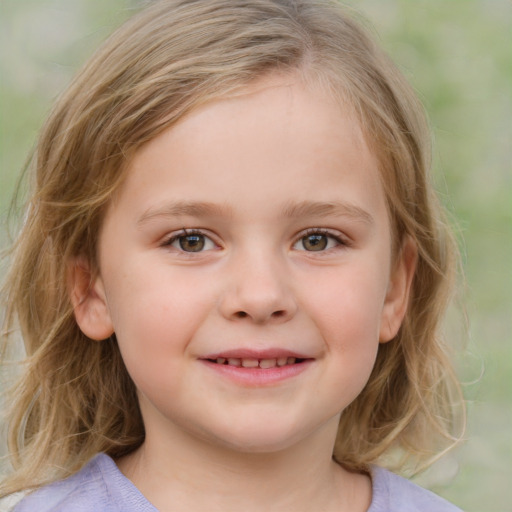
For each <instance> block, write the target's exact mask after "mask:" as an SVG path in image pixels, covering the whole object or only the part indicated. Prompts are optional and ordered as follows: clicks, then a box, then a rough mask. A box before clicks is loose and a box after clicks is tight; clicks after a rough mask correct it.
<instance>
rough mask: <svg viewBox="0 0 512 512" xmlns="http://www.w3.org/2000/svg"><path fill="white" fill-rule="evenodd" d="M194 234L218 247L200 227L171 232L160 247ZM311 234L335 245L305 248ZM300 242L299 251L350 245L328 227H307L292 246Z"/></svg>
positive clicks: (187, 252)
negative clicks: (333, 242) (300, 247)
mask: <svg viewBox="0 0 512 512" xmlns="http://www.w3.org/2000/svg"><path fill="white" fill-rule="evenodd" d="M194 235H198V236H200V237H203V244H205V243H206V244H208V242H207V241H209V242H210V243H211V244H213V245H215V246H216V247H218V245H217V244H216V243H215V241H214V240H213V239H212V237H211V236H208V235H207V234H205V233H204V232H203V231H202V230H200V229H185V228H183V229H182V230H180V231H179V232H177V233H173V234H171V235H170V236H169V237H167V238H166V239H165V240H164V241H163V242H162V243H161V247H171V246H172V245H173V244H174V243H175V242H177V241H179V240H180V238H186V237H192V236H194ZM313 235H320V236H322V237H326V238H327V239H330V240H334V241H335V242H336V244H337V245H336V246H335V247H326V248H321V249H320V250H314V249H312V250H307V249H306V248H305V247H304V241H305V240H306V239H307V238H308V237H311V236H313ZM300 243H302V247H303V249H298V250H301V251H304V252H317V253H326V252H329V251H331V250H333V249H336V248H338V247H341V248H343V247H349V246H350V243H349V242H348V241H347V239H346V238H345V237H343V236H341V235H340V234H339V233H333V232H332V231H329V230H328V229H325V228H309V229H307V230H306V231H303V232H302V233H300V234H299V236H298V237H297V238H296V239H295V242H294V243H293V245H292V247H293V248H295V246H296V245H297V244H300ZM328 244H329V242H328V241H327V246H328ZM180 245H181V244H180ZM176 249H177V250H178V251H179V252H180V253H182V254H187V255H192V254H196V253H201V252H205V251H204V250H203V249H204V245H203V246H201V247H200V249H199V250H198V251H187V250H185V249H183V247H180V248H177V247H176ZM207 250H211V249H207Z"/></svg>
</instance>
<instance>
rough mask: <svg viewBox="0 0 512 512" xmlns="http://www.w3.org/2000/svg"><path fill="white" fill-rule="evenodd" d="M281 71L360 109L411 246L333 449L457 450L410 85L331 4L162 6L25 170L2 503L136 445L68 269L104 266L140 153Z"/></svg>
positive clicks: (97, 61)
mask: <svg viewBox="0 0 512 512" xmlns="http://www.w3.org/2000/svg"><path fill="white" fill-rule="evenodd" d="M275 72H291V73H297V74H299V75H300V76H301V77H303V78H304V80H306V81H311V82H314V83H316V84H321V85H323V86H324V87H325V88H326V90H327V91H328V92H329V93H330V94H332V95H333V96H334V97H335V98H337V99H339V100H340V101H343V102H345V104H349V105H350V106H351V107H352V108H353V109H354V112H355V113H356V115H357V117H358V120H359V122H360V124H361V127H362V129H363V132H364V135H365V137H366V141H367V143H368V145H369V147H370V149H371V151H372V152H373V154H374V155H375V156H376V158H377V160H378V162H379V169H380V172H381V177H382V184H383V187H384V189H385V194H386V198H387V205H388V209H389V214H390V218H391V224H392V227H393V234H394V239H395V242H396V247H400V242H401V241H402V240H403V239H404V237H406V236H408V237H410V238H411V239H412V240H413V241H414V242H415V243H416V245H417V249H418V261H417V268H416V274H415V277H414V281H413V286H412V296H411V299H410V304H409V308H408V311H407V313H406V316H405V319H404V322H403V325H402V327H401V328H400V331H399V333H398V334H397V336H396V338H395V339H394V340H393V341H392V342H390V343H386V344H383V345H381V346H380V348H379V352H378V355H377V361H376V364H375V368H374V370H373V373H372V374H371V377H370V379H369V382H368V384H367V385H366V387H365V389H364V390H363V391H362V393H361V394H360V395H359V396H358V397H357V398H356V400H355V401H354V402H353V403H352V404H351V405H350V406H349V407H348V408H347V409H346V410H345V411H344V412H343V414H342V416H341V420H340V424H339V434H338V437H337V441H336V444H335V448H334V454H333V455H334V457H335V459H336V460H338V461H340V462H341V463H343V464H344V465H345V466H346V467H349V468H353V469H361V468H364V467H365V466H366V465H367V464H369V463H373V462H378V461H382V460H383V457H384V456H386V455H387V454H388V453H390V450H393V449H398V450H402V452H403V453H406V454H409V455H411V456H412V457H413V458H414V460H415V461H416V462H421V461H423V460H425V458H428V457H431V456H432V455H433V454H435V453H437V452H438V451H439V450H441V449H443V446H444V444H443V442H447V443H448V444H449V443H451V442H452V441H453V439H454V433H453V432H454V428H455V426H456V421H455V417H454V409H453V407H452V404H453V397H454V396H458V394H457V393H458V389H459V388H458V385H457V382H456V379H455V377H454V373H453V371H452V368H451V366H450V363H449V361H448V358H447V356H446V348H445V346H444V343H443V341H442V339H441V337H440V335H439V334H440V333H439V326H440V322H441V320H442V318H443V314H444V312H445V310H446V307H447V303H448V299H449V297H450V293H451V290H452V289H453V283H454V279H453V278H454V273H455V269H456V262H457V252H456V245H455V244H454V241H453V238H452V235H451V234H450V230H449V229H448V227H447V223H446V222H445V220H444V219H443V213H442V210H441V208H440V205H439V203H438V200H437V199H436V196H435V193H434V191H433V187H432V184H431V177H430V174H429V173H430V135H429V129H428V125H427V123H426V121H425V116H424V113H423V108H422V106H421V105H420V104H419V102H418V100H417V98H416V96H415V94H414V92H413V90H412V89H411V87H410V86H409V85H408V83H407V82H406V80H405V79H404V78H403V76H402V75H401V73H400V72H399V71H398V70H397V68H396V67H395V66H394V65H393V63H392V62H391V61H390V59H389V58H388V57H387V56H386V55H385V54H384V53H383V51H382V50H381V49H380V48H379V46H378V45H377V44H376V43H375V42H374V41H373V39H372V38H371V37H370V36H369V35H368V34H367V32H366V31H365V29H363V28H361V26H360V24H359V23H357V22H355V21H353V16H352V15H348V14H347V9H345V8H343V7H341V6H340V5H339V4H338V3H336V2H330V1H322V0H158V1H153V2H151V3H148V5H147V6H146V8H144V9H142V10H141V11H140V12H138V13H137V14H135V15H134V16H133V17H132V18H131V19H129V20H128V21H127V22H126V23H125V24H124V25H123V26H122V27H121V28H120V29H118V30H117V31H116V32H115V33H114V34H113V35H112V36H111V37H110V38H109V39H108V40H107V41H106V42H105V43H104V45H103V46H102V47H101V48H100V49H99V50H98V51H97V52H96V54H95V55H94V56H93V57H92V58H91V59H90V61H89V62H88V63H87V64H86V66H85V67H84V68H83V69H82V71H81V72H80V73H79V74H78V75H77V77H76V78H75V79H74V80H73V81H72V83H71V84H70V86H69V88H68V89H67V91H66V92H64V94H63V95H62V96H61V98H60V99H59V100H58V101H57V103H56V105H55V107H54V108H53V110H52V112H51V114H50V116H49V119H48V120H47V122H46V124H45V125H44V127H43V130H42V133H41V135H40V138H39V141H38V145H37V148H36V151H35V154H34V156H33V158H32V161H31V164H30V167H29V176H30V197H29V199H28V204H27V209H26V214H25V217H24V218H23V222H22V226H21V230H20V232H19V235H18V237H17V240H16V242H15V244H14V247H13V250H12V254H11V256H12V263H11V266H10V271H9V273H8V276H7V279H6V282H5V286H4V300H5V303H6V314H5V323H4V328H3V336H4V341H5V343H7V342H8V341H9V340H10V339H11V338H12V335H11V333H12V332H13V331H15V330H17V329H19V330H20V331H21V336H22V338H23V341H24V344H25V349H26V354H27V357H26V360H25V361H24V369H23V374H22V376H21V379H20V381H19V382H18V383H17V384H16V386H15V387H14V388H13V389H14V392H13V394H12V404H11V405H12V406H11V409H10V413H9V417H8V427H9V429H8V430H9V434H8V443H9V450H10V457H11V463H12V466H13V471H12V473H11V474H10V476H8V477H7V478H6V479H5V480H4V482H3V484H2V486H1V489H0V495H6V494H9V493H12V492H14V491H17V490H20V489H24V488H29V487H37V486H39V485H42V484H44V483H46V482H49V481H51V480H54V479H56V478H62V477H65V476H67V475H69V474H71V473H73V472H75V471H77V470H78V469H79V468H80V467H81V466H82V465H83V464H84V463H85V462H87V460H88V459H90V458H91V457H92V456H93V455H95V454H96V453H98V452H106V453H107V454H109V455H111V456H113V457H119V456H122V455H124V454H127V453H129V452H131V451H132V450H134V449H136V448H137V447H138V446H140V445H141V443H142V442H143V440H144V425H143V421H142V417H141V414H140V411H139V407H138V403H137V397H136V390H135V386H134V384H133V382H132V380H131V379H130V376H129V375H128V373H127V371H126V368H125V366H124V364H123V361H122V358H121V355H120V352H119V349H118V346H117V343H116V340H115V335H114V336H113V337H112V338H111V339H109V340H106V341H104V342H92V341H91V340H89V339H88V338H87V337H86V336H85V335H84V334H83V333H82V332H81V331H80V329H79V328H78V326H77V323H76V322H75V319H74V315H73V308H72V305H71V301H70V297H69V294H68V289H67V277H66V268H67V264H68V262H69V261H70V260H71V259H72V258H74V257H76V256H78V255H80V256H82V257H85V258H87V259H88V260H89V262H90V263H91V265H92V267H93V268H95V265H96V251H97V241H98V232H99V229H100V226H101V223H102V218H103V215H104V212H105V210H106V207H107V205H108V204H109V201H110V199H111V197H112V194H113V193H114V192H115V191H116V190H117V189H118V187H119V186H120V184H121V183H122V181H123V178H124V175H125V168H126V163H127V162H129V161H130V157H131V156H132V155H133V154H134V152H135V151H137V149H138V148H139V147H140V146H141V145H142V144H144V143H145V142H147V141H149V140H151V139H152V138H154V137H155V136H156V135H158V134H159V133H160V132H162V131H163V130H164V129H166V128H168V127H170V126H172V125H173V124H174V123H176V122H177V121H178V120H180V119H182V118H183V116H185V115H187V113H189V112H191V111H192V110H193V109H196V108H198V107H199V106H200V105H203V104H205V103H207V102H212V101H215V100H216V99H219V98H223V97H226V96H229V95H230V94H234V93H236V92H237V91H240V90H241V89H242V88H243V87H245V86H247V85H248V84H249V83H250V82H251V81H254V80H256V79H257V78H261V77H262V76H265V75H267V74H271V73H275ZM454 392H455V395H454V394H453V393H454Z"/></svg>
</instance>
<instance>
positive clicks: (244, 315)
mask: <svg viewBox="0 0 512 512" xmlns="http://www.w3.org/2000/svg"><path fill="white" fill-rule="evenodd" d="M220 310H221V314H222V315H223V316H224V317H225V318H227V319H228V320H231V321H234V320H238V321H240V320H242V321H247V322H252V323H255V324H265V323H282V322H287V321H288V320H290V319H291V318H293V316H294V315H295V313H296V311H297V303H296V299H295V295H294V293H293V290H292V287H291V286H290V279H289V278H288V275H287V272H286V269H285V268H284V266H283V265H280V264H279V262H278V258H271V257H269V256H265V255H260V256H257V255H254V254H253V255H251V256H250V257H244V256H241V257H240V258H239V261H238V262H236V263H235V264H234V265H232V266H230V270H229V277H228V278H227V280H226V288H225V291H224V294H223V296H222V299H221V304H220Z"/></svg>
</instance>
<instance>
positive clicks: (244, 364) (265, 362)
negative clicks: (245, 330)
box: [208, 357, 304, 370]
mask: <svg viewBox="0 0 512 512" xmlns="http://www.w3.org/2000/svg"><path fill="white" fill-rule="evenodd" d="M208 361H211V362H212V363H215V364H221V365H229V366H235V367H237V368H262V369H264V370H266V369H269V368H275V367H281V366H287V365H293V364H298V363H301V362H302V361H304V359H301V358H297V357H279V358H271V359H254V358H246V357H244V358H239V357H228V358H226V357H217V358H216V359H215V360H213V359H208Z"/></svg>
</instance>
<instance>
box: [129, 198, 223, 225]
mask: <svg viewBox="0 0 512 512" xmlns="http://www.w3.org/2000/svg"><path fill="white" fill-rule="evenodd" d="M230 215H231V209H230V208H228V207H226V206H222V205H218V204H216V203H208V202H189V201H178V202H176V203H169V204H167V205H165V206H162V207H157V208H150V209H148V210H146V211H145V212H144V213H143V214H142V215H141V216H140V217H139V219H138V220H137V224H138V225H139V226H140V225H143V224H146V223H147V222H149V221H151V220H153V219H155V218H158V217H186V216H188V217H212V216H230Z"/></svg>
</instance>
